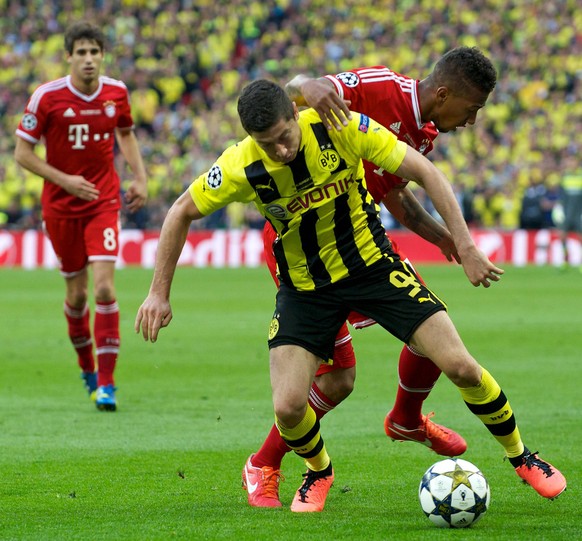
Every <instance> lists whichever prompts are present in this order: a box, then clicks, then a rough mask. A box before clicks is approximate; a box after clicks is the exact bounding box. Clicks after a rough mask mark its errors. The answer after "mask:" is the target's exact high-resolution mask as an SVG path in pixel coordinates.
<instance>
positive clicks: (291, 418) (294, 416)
mask: <svg viewBox="0 0 582 541" xmlns="http://www.w3.org/2000/svg"><path fill="white" fill-rule="evenodd" d="M274 408H275V417H277V420H278V421H279V424H281V425H283V426H284V427H286V428H293V427H295V426H297V425H298V424H299V423H300V422H301V421H302V420H303V418H304V417H305V412H306V410H307V402H305V403H303V404H301V403H299V401H297V400H290V399H284V400H277V401H275V402H274Z"/></svg>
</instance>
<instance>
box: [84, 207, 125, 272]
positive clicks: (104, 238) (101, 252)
mask: <svg viewBox="0 0 582 541" xmlns="http://www.w3.org/2000/svg"><path fill="white" fill-rule="evenodd" d="M119 230H120V225H119V212H117V211H108V212H101V213H99V214H95V215H94V216H91V217H90V218H88V220H87V225H86V227H85V246H86V250H87V256H88V258H89V261H90V262H93V261H116V259H117V254H118V253H119Z"/></svg>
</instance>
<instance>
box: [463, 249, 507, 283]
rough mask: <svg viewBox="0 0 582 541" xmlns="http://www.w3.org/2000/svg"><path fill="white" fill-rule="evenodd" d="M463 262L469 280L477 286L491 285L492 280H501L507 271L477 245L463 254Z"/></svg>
mask: <svg viewBox="0 0 582 541" xmlns="http://www.w3.org/2000/svg"><path fill="white" fill-rule="evenodd" d="M461 264H462V265H463V270H464V271H465V274H466V275H467V278H469V281H470V282H471V283H472V284H473V285H474V286H475V287H479V286H480V285H482V286H483V287H489V286H490V285H491V282H499V280H501V275H502V274H503V273H504V272H505V271H504V270H503V269H500V268H499V267H496V266H495V265H494V264H493V263H492V262H491V261H490V260H489V258H488V257H487V256H486V255H485V254H484V253H483V252H482V251H481V250H479V249H478V248H477V247H476V246H473V247H472V248H471V249H469V250H466V251H464V252H463V253H462V254H461Z"/></svg>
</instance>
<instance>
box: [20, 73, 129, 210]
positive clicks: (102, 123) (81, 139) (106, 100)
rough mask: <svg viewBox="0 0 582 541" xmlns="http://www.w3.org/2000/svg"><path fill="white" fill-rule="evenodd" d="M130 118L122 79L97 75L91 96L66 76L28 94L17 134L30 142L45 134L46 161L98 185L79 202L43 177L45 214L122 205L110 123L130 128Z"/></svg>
mask: <svg viewBox="0 0 582 541" xmlns="http://www.w3.org/2000/svg"><path fill="white" fill-rule="evenodd" d="M132 126H133V119H132V117H131V110H130V107H129V97H128V92H127V88H126V86H125V84H124V83H122V82H121V81H117V80H115V79H111V78H109V77H100V78H99V87H98V88H97V90H96V91H95V92H94V93H93V94H91V95H90V96H88V95H86V94H83V93H82V92H80V91H79V90H77V89H76V88H75V87H74V86H73V84H72V83H71V77H70V76H67V77H63V78H61V79H57V80H55V81H52V82H49V83H46V84H43V85H41V86H40V87H38V88H37V89H36V90H35V92H34V93H33V94H32V96H31V98H30V100H29V102H28V104H27V106H26V110H25V112H24V115H23V117H22V119H21V121H20V124H19V125H18V129H17V130H16V135H17V136H18V137H22V138H23V139H25V140H26V141H29V142H31V143H34V144H36V143H38V142H39V141H40V140H41V138H42V139H44V144H45V146H46V159H47V162H48V163H49V164H51V165H52V166H54V167H56V168H57V169H59V170H61V171H64V172H65V173H68V174H71V175H82V176H83V177H85V179H86V180H88V181H90V182H93V183H94V184H95V186H96V187H97V189H98V190H100V195H99V198H98V199H97V200H95V201H84V200H82V199H79V198H78V197H75V196H73V195H70V194H68V193H67V192H66V191H65V190H63V189H62V188H60V187H59V186H57V185H56V184H54V183H52V182H49V181H47V180H45V182H44V188H43V192H42V207H43V215H44V216H45V217H53V218H57V217H63V218H66V217H71V218H73V217H80V216H86V215H88V214H95V213H98V212H100V211H102V210H103V211H104V210H118V209H119V208H120V207H121V198H120V182H119V176H118V175H117V172H116V171H115V167H114V163H113V157H114V156H113V147H114V142H115V135H114V130H115V128H131V127H132Z"/></svg>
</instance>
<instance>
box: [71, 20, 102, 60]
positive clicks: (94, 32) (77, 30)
mask: <svg viewBox="0 0 582 541" xmlns="http://www.w3.org/2000/svg"><path fill="white" fill-rule="evenodd" d="M81 39H86V40H89V41H94V42H96V43H97V45H99V48H100V49H101V50H102V51H103V50H104V49H105V35H104V34H103V31H102V30H101V28H99V27H98V26H95V25H94V24H91V23H89V22H87V21H80V22H78V23H74V24H72V25H71V26H70V27H69V28H67V31H66V32H65V50H66V51H67V52H68V53H69V54H73V48H74V47H75V41H79V40H81Z"/></svg>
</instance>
